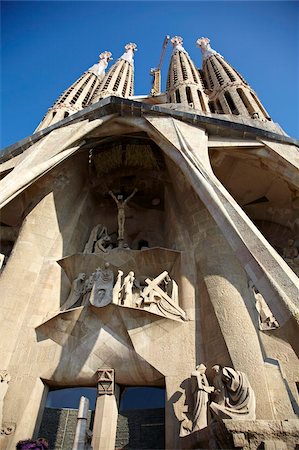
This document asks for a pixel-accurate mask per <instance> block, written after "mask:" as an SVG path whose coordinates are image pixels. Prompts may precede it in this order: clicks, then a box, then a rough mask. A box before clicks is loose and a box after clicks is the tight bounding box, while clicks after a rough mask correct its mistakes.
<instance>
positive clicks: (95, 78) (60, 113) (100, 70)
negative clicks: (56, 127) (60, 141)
mask: <svg viewBox="0 0 299 450" xmlns="http://www.w3.org/2000/svg"><path fill="white" fill-rule="evenodd" d="M111 55H112V54H111V53H110V52H108V51H105V52H103V53H101V54H100V55H99V58H100V59H99V62H98V63H97V64H94V65H93V66H91V67H90V68H89V69H88V70H87V71H86V72H85V73H84V74H83V75H82V76H81V77H80V78H79V79H78V80H76V81H75V82H74V83H73V84H72V85H71V86H70V87H69V88H68V89H67V90H65V91H64V92H63V94H61V96H60V97H59V98H58V100H57V101H56V102H55V103H54V105H53V106H52V107H51V108H50V109H49V110H48V112H47V114H46V115H45V117H44V118H43V120H42V121H41V123H40V124H39V126H38V127H37V129H36V130H35V131H39V130H42V129H43V128H46V127H49V126H50V125H53V123H56V122H59V121H60V120H62V119H64V118H65V117H67V116H69V115H70V114H73V113H75V112H77V111H80V110H81V109H82V108H84V107H86V106H88V105H89V104H90V101H91V97H92V95H93V94H94V92H95V90H96V89H97V87H98V86H99V85H100V83H101V80H102V79H103V78H104V75H105V69H106V67H107V65H108V62H109V61H110V60H111V59H112V58H111Z"/></svg>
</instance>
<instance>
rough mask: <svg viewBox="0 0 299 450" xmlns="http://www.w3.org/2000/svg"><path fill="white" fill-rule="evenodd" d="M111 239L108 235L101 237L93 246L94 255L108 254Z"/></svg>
mask: <svg viewBox="0 0 299 450" xmlns="http://www.w3.org/2000/svg"><path fill="white" fill-rule="evenodd" d="M110 243H111V237H110V236H108V235H105V234H104V235H103V236H102V237H100V239H98V240H97V242H96V243H95V245H94V253H96V254H98V253H108V251H109V249H110V247H109V246H110Z"/></svg>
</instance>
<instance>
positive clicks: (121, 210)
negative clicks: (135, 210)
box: [109, 188, 138, 247]
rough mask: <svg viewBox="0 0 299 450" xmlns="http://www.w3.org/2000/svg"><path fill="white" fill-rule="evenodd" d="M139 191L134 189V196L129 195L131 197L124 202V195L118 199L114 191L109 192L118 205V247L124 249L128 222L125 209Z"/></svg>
mask: <svg viewBox="0 0 299 450" xmlns="http://www.w3.org/2000/svg"><path fill="white" fill-rule="evenodd" d="M137 190H138V189H136V188H135V189H134V191H133V192H132V194H130V195H129V197H127V198H126V199H125V200H124V197H123V195H118V196H117V197H116V196H115V195H114V194H113V192H112V191H109V194H110V195H111V197H112V198H113V200H114V201H115V203H116V206H117V224H118V238H117V240H118V246H119V247H122V246H123V241H124V235H125V220H126V214H125V207H126V204H127V203H128V201H129V200H130V199H131V198H132V197H133V196H134V195H135V194H136V192H137Z"/></svg>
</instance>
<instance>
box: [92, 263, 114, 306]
mask: <svg viewBox="0 0 299 450" xmlns="http://www.w3.org/2000/svg"><path fill="white" fill-rule="evenodd" d="M109 267H110V264H109V263H108V262H106V263H105V266H104V269H101V268H99V267H98V268H97V270H96V271H95V277H94V283H93V287H92V291H91V294H90V298H89V302H90V304H91V305H93V306H97V307H102V306H106V305H108V303H111V302H112V289H113V283H114V275H113V272H112V270H111V269H110V268H109Z"/></svg>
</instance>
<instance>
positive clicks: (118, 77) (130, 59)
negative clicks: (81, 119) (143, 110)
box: [92, 42, 137, 103]
mask: <svg viewBox="0 0 299 450" xmlns="http://www.w3.org/2000/svg"><path fill="white" fill-rule="evenodd" d="M125 50H126V51H125V53H124V54H123V55H122V56H121V57H120V58H119V59H118V60H117V61H116V63H115V64H113V66H112V67H111V69H110V70H109V72H108V73H107V74H106V76H105V77H104V79H103V81H102V83H101V84H99V86H98V87H97V89H96V90H95V92H94V94H93V97H92V103H95V102H97V101H99V100H100V99H101V98H104V97H109V95H116V96H118V97H124V98H127V97H130V96H132V95H133V94H134V52H135V51H137V45H136V44H134V43H132V42H130V43H129V44H127V45H126V46H125Z"/></svg>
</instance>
